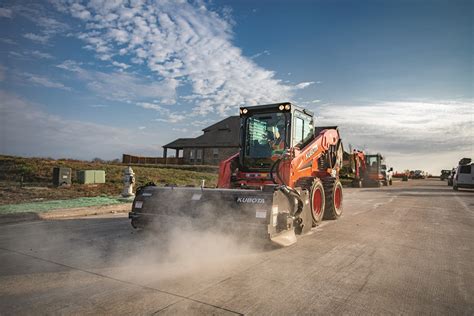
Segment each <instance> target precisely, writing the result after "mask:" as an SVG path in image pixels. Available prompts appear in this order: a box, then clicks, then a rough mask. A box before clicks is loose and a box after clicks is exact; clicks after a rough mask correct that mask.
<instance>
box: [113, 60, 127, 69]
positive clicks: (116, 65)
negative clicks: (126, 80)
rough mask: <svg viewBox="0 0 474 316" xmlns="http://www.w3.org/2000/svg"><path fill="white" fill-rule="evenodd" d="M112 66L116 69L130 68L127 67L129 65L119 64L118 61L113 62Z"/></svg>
mask: <svg viewBox="0 0 474 316" xmlns="http://www.w3.org/2000/svg"><path fill="white" fill-rule="evenodd" d="M112 65H114V66H115V67H119V68H121V69H127V68H130V65H127V64H124V63H119V62H117V61H114V62H112Z"/></svg>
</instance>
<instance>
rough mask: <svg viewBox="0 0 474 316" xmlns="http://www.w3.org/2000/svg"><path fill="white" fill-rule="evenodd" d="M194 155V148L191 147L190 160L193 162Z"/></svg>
mask: <svg viewBox="0 0 474 316" xmlns="http://www.w3.org/2000/svg"><path fill="white" fill-rule="evenodd" d="M194 156H195V154H194V149H191V150H190V151H189V161H191V162H193V161H194Z"/></svg>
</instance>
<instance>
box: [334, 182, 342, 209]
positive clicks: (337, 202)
mask: <svg viewBox="0 0 474 316" xmlns="http://www.w3.org/2000/svg"><path fill="white" fill-rule="evenodd" d="M341 204H342V190H341V187H340V186H337V187H336V190H335V191H334V206H336V209H337V210H338V209H340V208H341Z"/></svg>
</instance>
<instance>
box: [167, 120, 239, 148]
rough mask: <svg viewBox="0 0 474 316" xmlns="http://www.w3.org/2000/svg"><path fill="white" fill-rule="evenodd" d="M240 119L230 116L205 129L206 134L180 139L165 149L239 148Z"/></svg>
mask: <svg viewBox="0 0 474 316" xmlns="http://www.w3.org/2000/svg"><path fill="white" fill-rule="evenodd" d="M239 129H240V118H239V117H238V116H230V117H228V118H225V119H223V120H222V121H219V122H217V123H215V124H213V125H211V126H209V127H206V128H205V129H203V132H204V134H203V135H201V136H198V137H196V138H178V139H176V140H174V141H172V142H171V143H169V144H166V145H164V146H163V148H172V149H182V148H189V147H239Z"/></svg>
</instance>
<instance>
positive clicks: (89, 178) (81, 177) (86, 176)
mask: <svg viewBox="0 0 474 316" xmlns="http://www.w3.org/2000/svg"><path fill="white" fill-rule="evenodd" d="M77 182H79V183H80V184H96V183H105V171H104V170H79V171H78V172H77Z"/></svg>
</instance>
